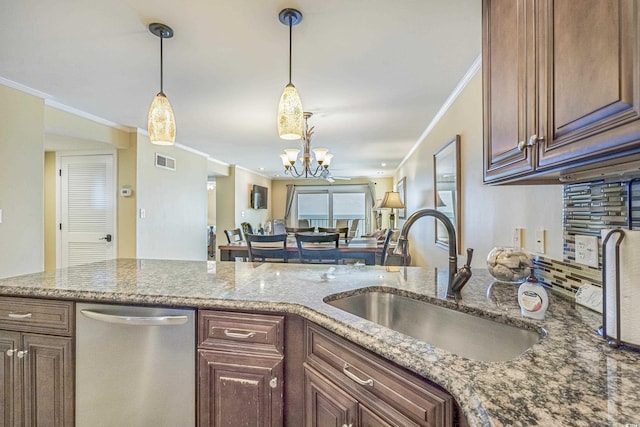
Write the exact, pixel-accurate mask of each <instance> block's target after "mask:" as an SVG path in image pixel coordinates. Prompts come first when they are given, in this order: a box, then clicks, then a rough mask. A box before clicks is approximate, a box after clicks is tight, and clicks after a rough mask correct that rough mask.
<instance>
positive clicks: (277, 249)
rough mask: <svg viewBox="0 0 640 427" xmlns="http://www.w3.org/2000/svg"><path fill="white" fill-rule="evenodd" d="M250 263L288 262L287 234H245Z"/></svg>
mask: <svg viewBox="0 0 640 427" xmlns="http://www.w3.org/2000/svg"><path fill="white" fill-rule="evenodd" d="M244 237H245V240H246V241H247V250H248V252H249V261H252V262H253V261H256V260H260V261H263V262H276V260H279V261H280V262H288V260H289V255H288V252H287V235H286V234H250V233H249V234H245V235H244Z"/></svg>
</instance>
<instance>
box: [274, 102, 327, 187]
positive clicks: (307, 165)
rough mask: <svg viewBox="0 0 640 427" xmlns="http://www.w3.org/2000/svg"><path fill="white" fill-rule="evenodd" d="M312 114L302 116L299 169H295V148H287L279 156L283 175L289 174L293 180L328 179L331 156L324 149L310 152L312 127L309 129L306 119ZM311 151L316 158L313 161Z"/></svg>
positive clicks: (297, 151) (296, 152) (296, 159)
mask: <svg viewBox="0 0 640 427" xmlns="http://www.w3.org/2000/svg"><path fill="white" fill-rule="evenodd" d="M312 115H313V113H307V112H305V113H304V114H303V116H304V131H303V135H302V136H303V138H302V149H303V151H302V157H301V158H300V162H301V163H302V164H301V165H300V169H298V168H297V167H296V162H297V161H298V153H299V152H300V150H298V149H297V148H287V149H286V150H284V154H280V158H281V159H282V164H283V165H284V173H285V174H289V175H291V176H292V177H294V178H302V177H304V178H328V177H329V164H331V159H332V158H333V154H330V153H329V150H328V149H326V148H316V149H314V150H311V136H312V135H313V129H314V127H311V128H309V125H308V123H307V119H309V117H311V116H312ZM311 151H313V154H314V155H315V156H316V157H315V159H314V158H313V157H311Z"/></svg>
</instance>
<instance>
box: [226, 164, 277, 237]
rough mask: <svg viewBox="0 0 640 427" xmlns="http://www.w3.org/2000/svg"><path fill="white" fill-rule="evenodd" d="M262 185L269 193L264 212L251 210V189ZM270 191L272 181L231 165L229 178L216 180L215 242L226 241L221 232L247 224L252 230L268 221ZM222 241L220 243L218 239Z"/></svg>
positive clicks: (270, 208)
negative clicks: (216, 238)
mask: <svg viewBox="0 0 640 427" xmlns="http://www.w3.org/2000/svg"><path fill="white" fill-rule="evenodd" d="M254 184H256V185H261V186H263V187H267V189H268V191H269V198H268V199H269V201H268V202H267V203H268V204H267V206H268V208H267V209H252V208H251V188H252V186H253V185H254ZM272 209H273V190H272V188H271V180H270V179H269V178H267V177H265V176H263V175H259V174H257V173H254V172H251V171H249V170H247V169H244V168H241V167H237V166H230V167H229V176H218V177H216V230H217V236H218V239H219V240H218V243H219V244H221V243H224V242H226V238H225V237H224V230H231V229H234V228H240V224H241V223H243V222H245V221H246V222H248V223H249V224H251V226H252V227H253V229H254V230H257V228H258V227H259V226H260V225H262V226H263V227H264V225H265V223H266V221H267V220H269V219H271V212H272ZM220 239H222V240H220Z"/></svg>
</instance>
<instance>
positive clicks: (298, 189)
mask: <svg viewBox="0 0 640 427" xmlns="http://www.w3.org/2000/svg"><path fill="white" fill-rule="evenodd" d="M373 200H374V199H373V198H372V196H371V190H370V188H369V186H368V185H340V186H295V190H294V192H293V199H292V206H291V208H292V209H291V212H290V215H289V222H288V224H289V225H290V226H293V227H299V226H307V224H308V226H310V227H352V226H353V225H356V226H357V231H356V233H353V234H355V235H356V236H359V235H361V234H364V233H365V232H366V230H369V228H370V226H369V224H370V218H371V206H372V204H373ZM356 219H357V220H358V221H356V222H355V223H354V221H353V220H356Z"/></svg>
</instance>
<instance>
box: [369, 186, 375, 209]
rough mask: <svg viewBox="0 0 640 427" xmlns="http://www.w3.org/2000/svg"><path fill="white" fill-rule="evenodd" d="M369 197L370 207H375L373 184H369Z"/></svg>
mask: <svg viewBox="0 0 640 427" xmlns="http://www.w3.org/2000/svg"><path fill="white" fill-rule="evenodd" d="M369 195H370V196H371V207H372V208H373V207H374V206H375V205H376V185H375V184H374V183H373V182H370V183H369Z"/></svg>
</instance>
